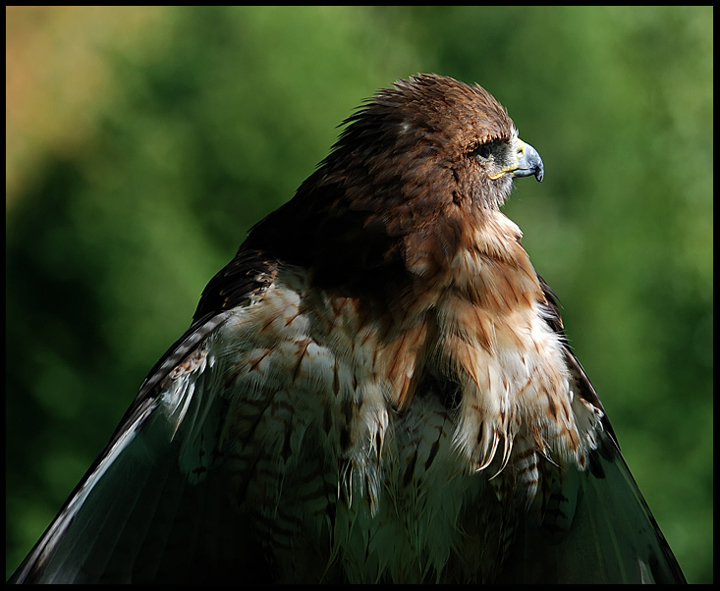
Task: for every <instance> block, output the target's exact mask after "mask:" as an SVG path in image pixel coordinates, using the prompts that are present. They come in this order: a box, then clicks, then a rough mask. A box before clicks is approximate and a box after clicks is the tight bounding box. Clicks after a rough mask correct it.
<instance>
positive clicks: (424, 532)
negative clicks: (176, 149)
mask: <svg viewBox="0 0 720 591" xmlns="http://www.w3.org/2000/svg"><path fill="white" fill-rule="evenodd" d="M346 124H347V126H346V128H345V130H344V132H343V133H342V135H341V137H340V139H339V141H338V142H337V144H336V145H335V146H334V147H333V149H332V151H331V153H330V155H329V156H328V157H327V158H326V159H325V160H324V161H323V162H322V163H321V164H320V166H319V168H318V169H317V170H316V172H315V173H314V174H312V175H311V176H310V177H309V178H308V179H307V180H306V181H305V182H304V183H303V184H302V185H301V186H300V188H299V189H298V191H297V194H296V195H295V197H294V198H293V199H292V200H291V201H289V202H288V203H286V204H285V205H283V206H282V207H281V208H279V209H278V210H277V211H275V212H273V213H272V214H270V215H269V216H268V217H267V218H265V219H264V220H262V221H261V222H260V223H258V224H257V225H256V226H255V227H254V228H253V229H252V230H251V231H250V234H249V236H248V238H247V240H246V241H245V242H244V243H243V245H242V246H241V247H240V250H239V251H238V254H237V255H236V256H235V258H234V259H233V260H232V261H231V262H230V264H229V265H228V266H227V267H225V268H224V269H223V270H222V271H220V272H219V273H218V274H217V275H216V276H215V277H214V278H213V279H212V280H211V281H210V283H209V284H208V286H207V287H206V288H205V291H204V292H203V294H202V298H201V300H200V303H199V305H198V308H197V311H196V312H195V316H194V318H193V322H192V325H191V326H190V328H189V330H188V331H187V332H186V333H185V334H184V335H183V336H182V337H180V339H179V340H178V341H177V342H176V343H175V344H174V345H173V346H172V347H171V348H170V349H169V350H168V352H167V353H166V354H165V355H164V357H163V358H162V359H161V360H160V361H159V362H158V364H157V365H156V366H155V367H154V368H153V369H152V371H151V372H150V373H149V375H148V377H147V378H146V380H145V381H144V383H143V384H142V386H141V388H140V393H139V394H138V397H137V398H136V400H135V401H134V402H133V404H132V406H131V407H130V409H129V410H128V412H127V414H126V415H125V417H124V418H123V420H122V422H121V424H120V426H119V427H118V429H117V430H116V432H115V433H114V435H113V436H112V439H111V440H110V443H109V444H108V446H107V447H106V448H105V450H104V451H103V452H102V454H101V455H100V456H99V457H98V459H97V460H96V461H95V463H94V464H93V466H92V467H91V468H90V470H89V471H88V473H87V475H86V476H85V478H84V479H83V480H82V482H81V483H80V484H79V485H78V487H77V488H76V489H75V491H74V492H73V494H72V495H71V497H70V499H69V500H68V501H67V503H66V504H65V506H64V507H63V508H62V510H61V511H60V513H59V515H58V516H57V518H56V519H55V521H54V522H53V523H52V524H51V526H50V527H49V528H48V530H47V531H46V532H45V534H44V535H43V537H42V538H41V540H40V541H39V542H38V544H37V545H36V546H35V548H34V549H33V550H32V552H31V553H30V555H29V556H28V558H27V559H26V560H25V562H24V563H23V564H22V565H21V566H20V568H19V569H18V571H17V572H16V573H15V575H14V578H13V580H15V581H18V582H174V583H185V582H201V583H211V582H235V583H249V582H270V581H277V582H312V581H314V582H328V583H333V582H423V581H424V582H435V581H437V582H492V581H504V582H523V581H524V582H569V583H575V582H606V581H609V582H621V581H635V582H640V581H669V582H680V581H683V580H684V578H683V575H682V572H681V570H680V567H679V566H678V563H677V562H676V560H675V558H674V556H673V554H672V552H671V550H670V548H669V547H668V545H667V543H666V541H665V539H664V538H663V535H662V533H661V532H660V530H659V529H658V527H657V524H656V523H655V520H654V519H653V516H652V515H651V513H650V510H649V509H648V507H647V505H646V504H645V501H644V500H643V497H642V495H641V494H640V491H639V490H638V487H637V485H636V484H635V482H634V480H633V478H632V476H631V475H630V472H629V470H628V467H627V465H626V464H625V462H624V460H623V458H622V456H621V454H620V450H619V448H618V444H617V440H616V438H615V434H614V433H613V430H612V427H611V426H610V422H609V421H608V418H607V416H606V414H605V411H604V409H603V406H602V404H601V402H600V400H599V399H598V396H597V394H596V393H595V390H594V389H593V387H592V385H591V383H590V381H589V379H588V377H587V375H586V374H585V372H584V370H583V368H582V366H581V365H580V363H579V362H578V360H577V359H576V358H575V356H574V355H573V353H572V352H571V350H570V348H569V347H568V343H567V340H566V338H565V334H564V332H563V327H562V322H561V319H560V315H559V312H558V307H557V305H556V303H555V300H554V297H553V293H552V291H551V290H550V288H549V287H548V286H547V285H546V284H545V282H544V281H543V280H542V279H541V278H540V277H539V276H538V275H537V274H536V272H535V270H534V269H533V266H532V265H531V263H530V260H529V258H528V255H527V253H526V252H525V251H524V250H523V247H522V245H521V241H520V238H521V232H520V230H519V229H518V227H517V226H516V225H515V224H514V223H513V222H511V221H510V220H509V219H508V218H506V217H505V216H504V215H503V214H502V213H500V209H499V208H500V206H501V205H502V204H503V202H504V201H505V199H507V197H508V196H509V194H510V191H511V189H512V184H513V179H514V178H515V177H523V176H535V177H536V178H537V180H542V176H543V163H542V160H541V159H540V156H539V155H538V153H537V151H536V150H535V149H534V148H532V147H531V146H530V145H528V144H526V143H524V142H522V141H521V140H520V139H519V138H518V133H517V130H516V128H515V126H514V124H513V122H512V120H511V119H510V118H509V116H508V115H507V113H506V111H505V110H504V109H503V107H502V106H500V104H498V103H497V102H496V101H495V99H494V98H493V97H492V96H491V95H490V94H489V93H488V92H486V91H485V90H484V89H482V88H481V87H479V86H473V87H471V86H468V85H465V84H463V83H460V82H457V81H455V80H453V79H450V78H444V77H441V76H435V75H419V76H416V77H413V78H410V79H409V80H401V81H399V82H397V83H396V84H395V85H394V87H393V88H390V89H386V90H381V91H379V92H378V93H377V94H376V95H375V97H373V98H372V99H371V100H369V101H368V102H367V103H366V104H365V105H364V106H363V107H361V108H360V109H359V110H358V111H357V112H356V113H355V114H354V115H353V116H351V117H350V118H349V119H348V120H347V121H346Z"/></svg>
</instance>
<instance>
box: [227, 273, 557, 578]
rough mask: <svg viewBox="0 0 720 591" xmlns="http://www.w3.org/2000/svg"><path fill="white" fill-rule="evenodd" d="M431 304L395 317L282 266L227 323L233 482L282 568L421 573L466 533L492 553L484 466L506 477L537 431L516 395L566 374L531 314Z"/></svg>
mask: <svg viewBox="0 0 720 591" xmlns="http://www.w3.org/2000/svg"><path fill="white" fill-rule="evenodd" d="M436 301H438V303H439V304H440V305H439V306H435V307H433V308H431V307H426V308H425V310H424V311H423V310H421V311H422V313H418V314H415V315H413V314H408V315H407V316H406V317H405V318H404V319H403V324H402V325H401V326H398V325H397V324H393V321H392V319H391V318H389V317H388V316H383V315H375V316H373V315H372V310H371V311H370V313H369V312H368V310H367V309H364V308H362V307H361V306H359V305H358V302H357V301H356V300H353V299H350V298H332V297H329V296H328V295H327V294H325V293H322V292H320V293H317V292H316V293H313V294H310V293H309V291H308V290H307V286H306V284H305V280H304V278H303V277H302V276H300V275H292V274H289V275H288V276H287V277H285V278H283V277H281V279H280V281H278V282H277V283H276V285H275V286H274V287H273V288H272V289H271V290H269V291H268V293H267V294H266V296H265V298H264V299H263V305H262V306H257V307H255V308H253V307H250V308H248V309H246V310H243V311H242V312H241V314H242V317H240V316H239V317H238V318H235V319H231V320H230V321H229V322H228V323H227V324H226V325H225V327H223V331H222V335H221V338H220V339H219V342H218V348H219V350H220V355H221V357H222V360H223V363H222V364H221V365H222V366H224V367H225V369H224V370H223V371H224V375H225V376H229V377H227V378H226V384H225V387H226V391H227V392H228V397H229V400H230V409H229V413H228V416H227V420H226V421H225V425H224V429H223V433H222V436H221V439H220V441H221V447H222V448H223V453H224V455H225V456H226V458H228V459H227V466H228V469H229V473H230V474H231V480H232V483H233V485H232V490H233V491H234V492H233V493H232V494H233V495H234V497H235V502H236V504H237V506H238V509H239V510H241V511H244V512H247V513H248V514H249V515H250V516H251V521H252V522H253V523H254V527H255V528H256V530H257V535H258V537H259V539H260V540H261V542H260V543H263V544H266V545H267V547H268V548H271V549H272V553H273V556H274V560H275V561H277V562H278V563H282V569H281V570H283V572H287V573H288V576H290V575H292V577H293V578H297V577H298V574H299V573H303V572H304V569H306V568H307V565H308V564H313V565H317V564H318V558H324V559H325V562H323V561H322V560H321V561H320V563H322V564H325V565H326V566H327V568H328V572H327V573H326V575H325V576H326V577H331V576H333V575H332V573H333V572H334V573H336V575H337V569H338V568H340V569H341V571H342V575H341V576H340V575H337V576H340V578H343V577H346V578H348V579H350V580H361V579H366V578H367V574H368V573H375V574H376V575H375V576H377V578H378V579H379V580H381V579H387V580H398V581H400V580H407V581H409V580H425V579H428V578H430V579H432V578H434V577H436V576H440V575H439V573H442V572H446V566H447V565H448V564H450V563H452V562H453V560H456V561H459V562H462V560H461V559H459V558H458V556H459V555H461V554H462V552H460V553H459V550H458V549H459V548H462V547H466V548H468V547H470V546H471V545H472V544H470V542H469V541H468V540H467V539H465V538H466V534H467V532H469V531H472V532H475V533H476V535H475V538H474V543H476V544H478V543H480V541H479V540H485V538H488V539H490V540H495V542H493V541H490V542H488V541H487V540H485V541H484V542H483V544H484V548H485V555H486V556H492V555H493V552H499V551H500V545H499V542H497V540H499V539H500V537H501V536H500V535H499V530H500V529H501V527H502V525H501V523H500V520H499V517H498V516H499V514H500V510H499V508H500V504H499V501H498V499H497V494H496V493H497V490H496V489H493V488H492V487H491V486H489V485H488V478H489V477H490V476H492V475H493V474H489V473H488V471H486V470H484V469H485V468H487V467H488V466H491V467H493V468H494V469H495V470H496V471H498V470H503V469H504V468H505V469H506V471H505V472H506V474H507V475H509V476H511V478H512V480H513V481H514V482H515V481H517V477H516V472H517V470H516V469H515V467H514V461H513V459H512V458H513V445H514V443H515V442H516V440H517V441H520V442H521V445H520V447H522V449H523V450H525V448H527V447H529V446H530V445H531V444H532V445H535V441H534V440H533V437H535V435H537V437H538V440H539V441H541V440H542V437H543V436H544V434H543V432H542V428H541V427H538V426H537V425H535V427H534V428H535V429H536V430H537V431H538V433H537V434H530V432H529V431H527V429H526V427H527V424H530V423H528V419H527V417H526V416H525V414H523V413H524V410H523V409H522V408H521V406H522V397H523V396H527V397H528V400H530V401H531V402H532V401H536V400H537V399H538V398H540V397H542V395H543V394H542V393H540V392H539V391H538V389H537V388H533V387H531V385H529V384H528V382H531V381H532V379H539V383H541V384H549V383H550V382H551V381H552V380H554V379H565V381H567V378H566V376H564V375H561V376H560V377H559V378H558V377H557V376H554V375H553V374H552V372H550V373H548V371H546V370H545V369H543V368H544V365H543V359H542V356H543V355H548V353H547V351H546V349H547V346H546V344H545V343H543V342H542V339H543V338H547V335H546V333H545V332H542V331H540V334H538V335H534V334H533V330H534V328H533V325H532V322H531V321H530V320H528V319H527V318H524V317H521V318H516V319H512V318H505V319H503V318H495V319H490V318H488V317H484V316H483V315H482V314H483V311H482V309H472V307H470V306H468V305H467V304H466V302H464V301H463V300H462V298H457V299H452V298H449V299H447V301H445V302H442V301H440V300H436ZM513 322H515V324H513ZM523 323H525V325H523ZM538 330H540V329H538ZM550 355H552V352H551V353H550ZM551 361H553V363H554V362H555V360H554V359H552V358H551ZM565 389H566V390H567V387H566V386H565ZM538 424H539V423H538ZM525 457H527V454H526V455H525ZM508 465H510V468H508ZM530 474H531V475H532V470H530ZM502 480H503V478H501V479H499V480H498V481H497V482H501V481H502ZM531 480H532V478H531ZM463 531H464V532H466V534H463V533H461V532H463ZM463 545H464V546H463ZM493 548H495V549H494V550H493ZM318 554H319V555H320V556H317V555H318ZM311 555H312V556H311ZM311 558H313V559H312V560H311ZM338 565H342V566H338ZM317 574H318V573H314V572H313V573H309V572H306V573H305V575H306V576H307V577H308V578H312V577H314V576H316V575H317ZM320 574H322V573H320ZM471 576H472V575H471Z"/></svg>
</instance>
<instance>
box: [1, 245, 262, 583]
mask: <svg viewBox="0 0 720 591" xmlns="http://www.w3.org/2000/svg"><path fill="white" fill-rule="evenodd" d="M275 269H276V263H275V262H273V261H272V260H268V259H267V258H266V257H265V256H264V255H263V253H262V252H260V251H242V249H241V251H240V252H239V253H238V254H237V256H236V257H235V258H234V259H233V261H232V262H231V263H230V264H229V265H227V266H226V267H225V268H224V269H223V270H222V271H220V272H219V273H218V274H217V275H216V276H215V277H214V278H213V279H212V280H211V281H210V283H209V284H208V286H207V287H206V288H205V291H204V292H203V296H202V298H201V300H200V304H199V305H198V309H197V311H196V313H195V316H194V319H193V323H192V325H191V326H190V328H189V329H188V331H187V332H186V333H185V334H184V335H183V336H182V337H180V339H178V340H177V341H176V342H175V344H174V345H173V346H172V347H171V348H170V349H169V350H168V351H167V353H165V355H164V356H163V358H162V359H161V360H160V361H159V362H158V363H157V365H156V366H155V367H154V368H153V369H152V370H151V371H150V373H149V375H148V377H147V378H146V379H145V381H144V382H143V384H142V386H141V388H140V393H139V394H138V396H137V398H136V399H135V401H134V402H133V404H132V406H131V407H130V409H129V410H128V412H127V413H126V414H125V416H124V417H123V419H122V421H121V423H120V426H119V427H118V428H117V430H116V431H115V433H114V434H113V436H112V439H111V440H110V443H109V444H108V445H107V447H106V448H105V449H104V450H103V451H102V453H101V454H100V455H99V456H98V458H97V459H96V460H95V462H94V464H93V465H92V466H91V468H90V469H89V470H88V472H87V473H86V474H85V476H84V477H83V479H82V481H81V482H80V484H79V485H78V486H77V487H76V489H75V490H74V491H73V493H72V495H71V496H70V498H69V499H68V501H67V502H66V503H65V505H64V506H63V508H62V509H61V510H60V512H59V513H58V515H57V517H56V518H55V520H54V521H53V522H52V524H51V525H50V526H49V527H48V529H47V530H46V531H45V533H44V534H43V536H42V538H41V539H40V541H39V542H38V543H37V544H36V546H35V547H34V548H33V550H32V551H31V552H30V554H29V555H28V557H27V558H26V559H25V561H24V562H23V563H22V564H21V565H20V567H19V568H18V569H17V571H16V572H15V573H14V574H13V576H12V577H11V579H10V582H14V583H96V582H152V581H160V580H161V581H163V582H173V581H175V582H180V583H187V582H192V581H202V582H209V581H224V580H228V579H229V577H230V576H232V575H233V574H234V575H235V577H236V576H237V573H238V572H239V571H241V570H242V569H244V571H245V572H244V573H243V580H248V581H252V580H253V579H263V578H264V575H265V573H263V572H261V571H260V570H258V569H259V568H260V565H262V564H265V561H264V560H262V559H261V557H260V556H259V554H258V553H259V552H260V549H258V548H257V547H252V546H251V544H248V547H242V540H243V536H242V535H238V533H239V532H242V531H243V528H244V524H243V522H242V518H241V517H240V516H238V515H237V512H236V511H234V510H233V509H232V507H231V505H230V499H229V498H226V497H225V496H224V495H223V491H225V490H227V487H225V486H223V484H224V480H225V479H226V475H225V472H224V471H223V469H222V457H221V456H220V455H219V454H218V453H217V452H218V450H217V441H218V433H219V430H220V429H221V427H222V421H223V418H224V411H225V409H226V405H227V401H226V400H224V398H223V396H222V387H221V385H220V384H218V382H217V381H216V378H214V373H216V372H213V371H211V370H210V369H209V367H210V366H211V365H212V364H213V363H214V362H215V361H214V360H212V359H210V358H209V354H210V353H209V352H210V346H211V344H212V340H213V338H214V334H215V330H216V329H217V328H218V326H220V325H221V324H222V323H223V322H224V321H225V319H226V318H227V316H228V314H229V313H230V310H232V309H233V308H236V307H238V306H248V305H251V304H252V303H253V302H257V301H259V300H260V299H261V298H262V296H263V293H264V291H265V290H266V288H267V287H268V285H270V284H271V283H272V281H273V277H274V274H275ZM218 363H219V362H218Z"/></svg>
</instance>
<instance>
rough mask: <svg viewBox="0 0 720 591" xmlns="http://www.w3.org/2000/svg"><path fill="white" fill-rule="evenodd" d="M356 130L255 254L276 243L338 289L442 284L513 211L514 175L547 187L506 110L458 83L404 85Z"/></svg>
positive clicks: (351, 121)
mask: <svg viewBox="0 0 720 591" xmlns="http://www.w3.org/2000/svg"><path fill="white" fill-rule="evenodd" d="M345 125H346V127H345V130H344V131H343V133H342V135H341V136H340V139H339V140H338V142H337V143H336V144H335V145H334V146H333V149H332V151H331V153H330V155H329V156H328V157H327V158H326V159H325V160H323V161H322V162H321V163H320V166H319V167H318V169H317V170H316V171H315V173H314V174H313V175H311V176H310V177H309V178H308V179H307V180H306V181H305V182H304V183H303V184H302V185H301V186H300V188H299V189H298V191H297V193H296V195H295V197H294V198H293V199H292V200H291V201H289V202H288V203H286V204H285V205H284V206H283V207H281V208H280V209H279V210H277V211H276V212H274V213H273V214H271V215H270V216H269V217H268V218H266V219H265V220H263V222H261V223H260V224H258V225H257V226H255V228H253V230H252V232H251V234H250V236H249V238H248V241H247V242H246V243H245V245H244V248H257V249H260V250H263V249H265V248H269V247H270V245H272V248H273V250H274V251H275V252H279V253H280V254H281V255H282V257H283V259H284V260H287V261H290V262H295V263H297V264H299V265H301V266H304V267H311V268H312V269H313V271H314V278H315V280H316V282H318V283H319V284H321V285H323V286H326V287H327V286H330V285H338V286H340V285H348V284H352V287H353V289H356V288H361V287H362V285H378V284H379V285H383V284H387V283H388V282H389V283H392V284H395V285H396V284H397V283H398V282H399V281H400V282H401V281H404V280H407V279H412V277H413V276H417V275H421V276H422V279H423V280H424V281H427V280H428V279H432V276H433V274H435V273H437V272H439V270H441V269H442V268H446V267H447V265H448V263H449V261H451V260H452V259H453V257H454V256H455V255H456V253H457V252H458V250H459V249H460V248H462V247H463V246H464V244H463V240H464V237H467V236H469V235H470V234H469V233H468V228H469V227H470V226H475V227H477V226H478V225H482V224H483V221H484V219H485V218H486V214H485V213H484V212H485V211H486V210H487V209H497V208H498V207H499V206H500V205H502V203H503V202H504V201H505V199H506V198H507V197H508V196H509V194H510V191H511V189H512V181H513V178H514V177H522V176H530V175H535V177H536V178H537V179H538V181H541V180H542V177H543V163H542V160H541V159H540V156H539V155H538V153H537V151H536V150H535V149H534V148H533V147H532V146H530V145H529V144H526V143H524V142H523V141H522V140H520V139H519V138H518V133H517V129H516V128H515V125H514V124H513V122H512V120H511V119H510V117H509V116H508V114H507V112H506V111H505V109H504V108H503V107H502V106H501V105H500V104H499V103H498V102H497V101H496V100H495V99H494V98H493V97H492V95H490V93H488V92H487V91H486V90H484V89H483V88H481V87H480V86H477V85H476V86H469V85H467V84H464V83H462V82H459V81H457V80H454V79H452V78H447V77H443V76H437V75H433V74H421V75H418V76H414V77H411V78H410V79H408V80H400V81H398V82H397V83H395V85H394V86H393V87H392V88H388V89H383V90H380V91H379V92H378V93H377V94H376V95H375V96H374V97H372V98H371V99H369V100H367V101H366V102H365V104H364V105H363V106H361V107H360V108H359V109H358V110H357V111H356V112H355V113H354V114H353V115H352V116H351V117H349V118H348V119H347V120H346V121H345ZM278 229H281V231H280V232H278ZM278 241H279V243H280V244H279V243H278ZM278 246H279V247H280V248H279V249H278Z"/></svg>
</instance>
